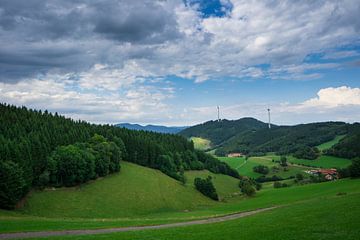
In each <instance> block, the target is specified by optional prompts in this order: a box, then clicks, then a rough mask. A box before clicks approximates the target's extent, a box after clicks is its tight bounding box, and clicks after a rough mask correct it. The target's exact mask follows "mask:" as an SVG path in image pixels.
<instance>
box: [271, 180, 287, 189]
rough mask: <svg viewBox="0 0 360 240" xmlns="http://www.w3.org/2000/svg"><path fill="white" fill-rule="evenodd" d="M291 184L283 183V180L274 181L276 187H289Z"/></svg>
mask: <svg viewBox="0 0 360 240" xmlns="http://www.w3.org/2000/svg"><path fill="white" fill-rule="evenodd" d="M288 186H289V185H288V184H287V183H281V182H277V181H276V182H274V188H283V187H288Z"/></svg>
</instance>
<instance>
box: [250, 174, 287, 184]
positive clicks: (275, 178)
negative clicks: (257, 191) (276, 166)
mask: <svg viewBox="0 0 360 240" xmlns="http://www.w3.org/2000/svg"><path fill="white" fill-rule="evenodd" d="M281 180H284V179H283V178H282V177H279V176H276V175H273V176H272V177H265V176H260V177H258V178H256V182H259V183H264V182H273V181H281Z"/></svg>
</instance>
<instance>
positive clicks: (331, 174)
mask: <svg viewBox="0 0 360 240" xmlns="http://www.w3.org/2000/svg"><path fill="white" fill-rule="evenodd" d="M306 173H309V174H312V175H324V177H325V179H326V180H328V181H332V180H335V179H338V178H339V176H338V172H337V170H336V169H334V168H331V169H315V170H309V171H306Z"/></svg>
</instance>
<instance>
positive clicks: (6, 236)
mask: <svg viewBox="0 0 360 240" xmlns="http://www.w3.org/2000/svg"><path fill="white" fill-rule="evenodd" d="M274 208H276V207H269V208H262V209H257V210H253V211H248V212H241V213H235V214H231V215H225V216H222V217H213V218H207V219H202V220H195V221H189V222H179V223H169V224H162V225H153V226H138V227H122V228H107V229H91V230H62V231H42V232H18V233H1V234H0V239H14V238H40V237H51V236H69V235H89V234H101V233H114V232H128V231H139V230H147V229H162V228H172V227H181V226H190V225H199V224H207V223H217V222H224V221H228V220H233V219H238V218H242V217H246V216H250V215H254V214H256V213H260V212H264V211H269V210H271V209H274Z"/></svg>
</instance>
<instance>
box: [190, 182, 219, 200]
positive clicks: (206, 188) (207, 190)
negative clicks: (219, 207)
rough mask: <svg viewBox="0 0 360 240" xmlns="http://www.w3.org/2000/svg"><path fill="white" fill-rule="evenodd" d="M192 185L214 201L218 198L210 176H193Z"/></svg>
mask: <svg viewBox="0 0 360 240" xmlns="http://www.w3.org/2000/svg"><path fill="white" fill-rule="evenodd" d="M194 185H195V188H196V189H197V190H198V191H199V192H201V193H202V194H204V195H205V196H207V197H209V198H211V199H213V200H216V201H217V200H219V197H218V195H217V193H216V189H215V187H214V185H213V183H212V181H211V176H208V177H207V178H206V179H201V178H195V179H194Z"/></svg>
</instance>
